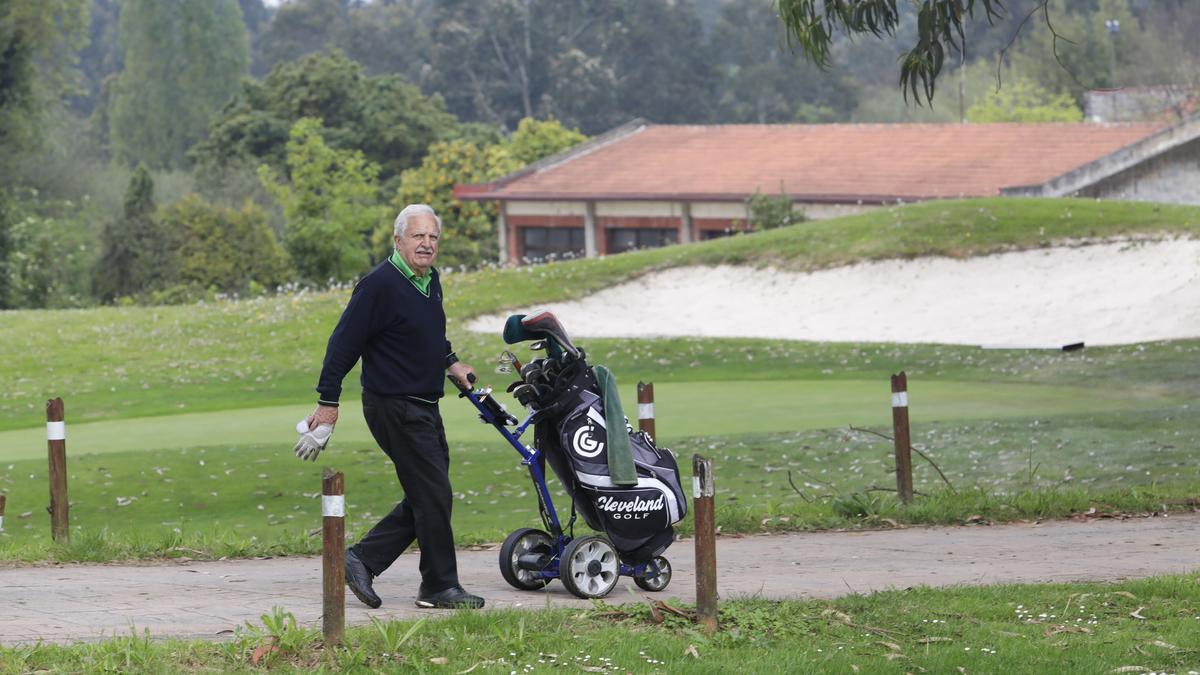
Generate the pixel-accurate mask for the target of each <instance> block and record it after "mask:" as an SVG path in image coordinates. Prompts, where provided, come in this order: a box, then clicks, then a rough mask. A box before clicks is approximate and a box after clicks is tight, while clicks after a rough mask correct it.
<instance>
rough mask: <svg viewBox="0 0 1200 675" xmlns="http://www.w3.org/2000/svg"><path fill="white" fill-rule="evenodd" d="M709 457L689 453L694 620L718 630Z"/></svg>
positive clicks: (714, 529)
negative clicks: (692, 524)
mask: <svg viewBox="0 0 1200 675" xmlns="http://www.w3.org/2000/svg"><path fill="white" fill-rule="evenodd" d="M714 494H716V487H715V483H714V480H713V473H712V460H711V459H704V458H703V457H701V456H700V455H693V456H692V497H693V500H692V512H693V513H694V514H695V519H696V619H697V620H698V621H699V622H700V624H701V625H702V626H704V629H705V630H707V631H708V632H710V633H712V632H715V631H716V630H717V532H716V526H715V519H714V517H713V495H714Z"/></svg>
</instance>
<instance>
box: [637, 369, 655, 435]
mask: <svg viewBox="0 0 1200 675" xmlns="http://www.w3.org/2000/svg"><path fill="white" fill-rule="evenodd" d="M637 394H638V429H640V430H642V431H644V432H646V433H648V434H650V438H651V439H653V438H654V437H655V436H654V383H653V382H638V386H637Z"/></svg>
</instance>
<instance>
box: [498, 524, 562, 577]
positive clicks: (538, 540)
mask: <svg viewBox="0 0 1200 675" xmlns="http://www.w3.org/2000/svg"><path fill="white" fill-rule="evenodd" d="M553 548H554V542H553V541H551V539H550V535H548V534H546V533H545V532H542V531H541V530H535V529H534V528H532V527H523V528H521V529H519V530H517V531H515V532H513V533H512V534H510V535H508V537H507V538H506V539H505V540H504V543H503V544H501V545H500V576H502V577H504V580H505V581H507V582H508V584H509V585H510V586H512V587H513V588H519V589H521V590H523V591H536V590H537V589H539V588H541V587H543V586H545V585H546V584H548V583H550V580H549V579H547V578H545V577H543V576H541V575H540V574H538V573H537V572H536V571H534V570H530V569H525V568H524V567H521V566H519V565H518V561H519V560H520V558H521V556H523V555H527V554H533V555H537V554H539V553H544V554H545V556H546V560H547V562H549V560H550V555H551V553H552V551H553Z"/></svg>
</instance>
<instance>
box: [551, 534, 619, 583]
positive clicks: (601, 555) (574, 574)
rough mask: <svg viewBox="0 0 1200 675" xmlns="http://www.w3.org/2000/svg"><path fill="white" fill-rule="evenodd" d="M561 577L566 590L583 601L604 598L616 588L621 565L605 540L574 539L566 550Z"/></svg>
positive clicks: (610, 545) (560, 570)
mask: <svg viewBox="0 0 1200 675" xmlns="http://www.w3.org/2000/svg"><path fill="white" fill-rule="evenodd" d="M558 569H559V573H560V576H561V578H562V582H563V586H566V587H567V590H568V591H570V592H571V593H572V594H574V595H577V596H579V597H581V598H603V597H604V596H606V595H608V593H609V591H611V590H612V589H613V587H614V586H616V585H617V579H618V578H619V576H620V573H621V561H620V560H619V559H618V558H617V551H616V549H614V548H613V545H612V544H610V543H608V540H607V539H605V538H604V537H598V536H596V535H588V536H586V537H578V538H576V539H572V540H571V543H569V544H567V546H566V548H564V549H563V554H562V562H561V563H560V564H559V568H558Z"/></svg>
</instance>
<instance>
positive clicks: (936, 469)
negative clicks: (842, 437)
mask: <svg viewBox="0 0 1200 675" xmlns="http://www.w3.org/2000/svg"><path fill="white" fill-rule="evenodd" d="M850 431H861V432H863V433H868V434H875V435H876V436H878V437H880V438H882V439H884V440H888V441H891V442H893V443H895V442H896V439H894V438H892V437H891V436H888V435H887V434H883V433H880V432H878V431H874V430H871V429H863V428H860V427H856V426H854V425H853V424H851V425H850ZM908 449H909V450H912V451H913V452H915V453H917V454H918V455H920V456H921V457H922V458H923V459H924V460H925V461H926V462H929V465H930V466H932V467H933V470H934V471H937V472H938V475H939V476H941V477H942V480H943V481H945V483H946V485H947V486H948V487H949V488H950V491H951V492H953V493H955V494H958V490H955V489H954V484H953V483H951V482H950V479H949V478H946V474H945V473H943V472H942V467H940V466H938V465H937V462H935V461H933V460H932V459H930V458H929V455H926V454H925V453H923V452H921V451H920V450H919V449H917V448H915V447H913V445H912V444H909V446H908Z"/></svg>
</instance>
